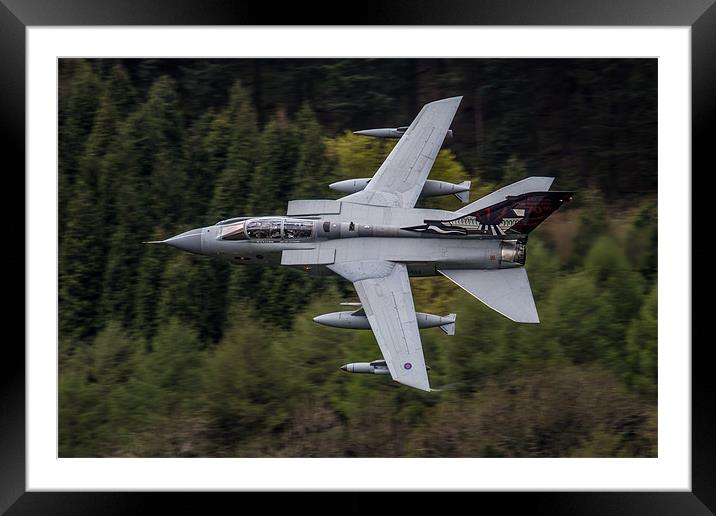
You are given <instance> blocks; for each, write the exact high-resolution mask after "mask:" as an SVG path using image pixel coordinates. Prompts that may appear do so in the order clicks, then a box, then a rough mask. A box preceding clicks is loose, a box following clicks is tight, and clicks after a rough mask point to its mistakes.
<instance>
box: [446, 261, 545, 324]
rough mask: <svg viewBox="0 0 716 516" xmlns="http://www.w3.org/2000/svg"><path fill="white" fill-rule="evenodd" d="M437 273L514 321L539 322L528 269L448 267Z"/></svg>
mask: <svg viewBox="0 0 716 516" xmlns="http://www.w3.org/2000/svg"><path fill="white" fill-rule="evenodd" d="M438 272H439V273H440V274H442V275H443V276H446V277H447V278H449V279H450V280H451V281H453V282H454V283H456V284H457V285H458V286H460V287H462V288H463V289H465V290H467V291H468V292H469V293H470V294H472V295H473V296H475V297H476V298H477V299H479V300H480V301H482V302H483V303H485V304H486V305H487V306H489V307H490V308H492V309H493V310H495V311H496V312H499V313H501V314H502V315H504V316H505V317H507V318H509V319H512V320H513V321H516V322H521V323H538V322H539V316H538V315H537V307H536V306H535V301H534V298H533V297H532V289H530V282H529V280H528V279H527V271H525V269H524V268H523V267H518V268H515V269H491V270H471V269H460V270H454V269H448V270H439V271H438Z"/></svg>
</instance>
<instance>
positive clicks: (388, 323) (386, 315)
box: [328, 261, 430, 391]
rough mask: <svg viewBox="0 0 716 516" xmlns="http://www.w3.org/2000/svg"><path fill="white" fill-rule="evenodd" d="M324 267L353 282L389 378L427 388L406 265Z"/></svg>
mask: <svg viewBox="0 0 716 516" xmlns="http://www.w3.org/2000/svg"><path fill="white" fill-rule="evenodd" d="M328 268H329V269H331V270H332V271H333V272H335V273H337V274H339V275H341V276H343V277H344V278H346V279H348V280H349V281H352V282H353V285H354V286H355V289H356V292H357V293H358V297H359V298H360V301H361V304H362V305H363V310H365V315H366V316H367V317H368V322H369V323H370V328H371V330H373V334H374V335H375V339H376V340H377V341H378V346H379V347H380V351H381V353H383V358H384V359H385V361H386V363H387V365H388V369H389V371H390V375H391V376H392V377H393V380H395V381H397V382H400V383H402V384H404V385H408V386H410V387H415V388H416V389H422V390H424V391H430V383H429V381H428V373H427V370H426V367H425V358H424V357H423V346H422V343H421V342H420V333H419V332H418V322H417V320H416V316H415V306H414V304H413V295H412V292H411V290H410V280H409V279H408V270H407V267H406V265H405V264H404V263H394V262H387V261H375V262H344V263H336V264H333V265H329V266H328Z"/></svg>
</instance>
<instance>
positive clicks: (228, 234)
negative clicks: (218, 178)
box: [219, 218, 314, 240]
mask: <svg viewBox="0 0 716 516" xmlns="http://www.w3.org/2000/svg"><path fill="white" fill-rule="evenodd" d="M313 226H314V222H313V221H311V220H301V219H279V218H276V219H274V218H265V219H264V218H261V219H249V220H242V221H239V222H236V223H234V224H225V225H222V226H221V231H220V234H219V238H220V239H221V240H304V239H306V238H310V237H311V235H313Z"/></svg>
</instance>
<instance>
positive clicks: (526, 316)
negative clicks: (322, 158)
mask: <svg viewBox="0 0 716 516" xmlns="http://www.w3.org/2000/svg"><path fill="white" fill-rule="evenodd" d="M461 100H462V97H452V98H447V99H443V100H437V101H435V102H431V103H429V104H426V105H425V106H423V108H422V109H421V110H420V112H419V113H418V114H417V116H416V117H415V119H414V120H413V122H412V123H411V124H410V125H409V126H407V127H401V128H398V129H400V131H398V130H397V129H396V130H395V131H394V132H392V133H391V132H390V131H385V130H376V131H373V132H372V133H371V130H367V131H364V132H363V134H365V135H366V136H373V137H398V138H399V140H398V142H397V144H396V145H395V147H394V148H393V150H392V151H391V152H390V154H389V155H388V157H387V158H386V159H385V161H384V162H383V164H382V165H381V166H380V167H379V168H378V170H377V171H376V172H375V174H374V175H373V177H372V178H359V179H356V180H348V182H347V183H345V184H343V185H342V186H341V185H339V187H338V188H336V187H335V184H334V188H335V189H336V190H338V191H341V188H342V189H343V191H344V192H345V191H346V189H347V190H348V192H349V193H348V195H345V196H344V197H341V198H339V199H336V200H333V199H309V200H293V201H289V203H288V207H287V210H286V215H285V216H283V215H281V216H261V217H251V216H243V217H236V218H231V219H227V220H222V221H220V222H217V223H216V224H215V225H213V226H207V227H199V228H196V229H192V230H189V231H187V232H185V233H182V234H180V235H177V236H174V237H172V238H169V239H167V240H163V241H160V242H155V243H162V244H167V245H170V246H173V247H175V248H177V249H181V250H183V251H188V252H191V253H195V254H200V255H206V256H211V257H215V258H218V259H222V260H227V261H229V262H231V263H234V264H239V265H258V266H283V267H293V268H297V269H299V270H302V271H305V272H307V273H310V274H317V275H329V274H337V275H339V276H341V277H342V278H344V279H346V280H348V281H350V282H351V283H353V286H354V287H355V291H356V293H357V296H358V299H359V302H356V303H352V304H351V309H350V310H346V311H340V312H333V313H330V314H323V315H319V316H317V317H316V318H315V319H314V320H315V321H316V322H317V323H320V324H324V325H328V326H334V327H338V328H349V329H364V330H365V329H370V330H372V332H373V334H374V336H375V339H376V341H377V343H378V347H379V348H380V352H381V354H382V358H378V359H375V360H372V361H370V362H354V363H350V364H345V365H343V366H342V367H340V368H341V369H342V370H344V371H346V372H351V373H364V374H376V375H390V377H391V378H392V379H393V380H394V381H395V382H398V383H400V384H402V385H405V386H409V387H414V388H416V389H421V390H424V391H430V390H431V387H430V381H429V376H428V374H429V373H428V371H429V367H427V365H426V361H425V357H424V354H423V348H422V344H421V340H420V333H419V329H420V328H429V327H439V328H441V329H442V330H443V331H444V332H445V333H446V334H448V335H452V334H454V333H455V317H456V316H455V314H448V315H445V316H440V315H433V314H425V313H420V312H416V311H415V306H414V304H413V297H412V293H411V289H410V278H411V277H416V276H445V277H446V278H448V279H449V280H450V281H452V282H453V283H455V284H456V285H457V286H459V287H460V288H462V289H464V290H466V291H467V292H469V293H470V294H471V295H472V296H474V297H475V298H477V299H478V300H480V301H481V302H483V303H484V304H486V305H487V306H489V307H490V308H492V309H493V310H496V311H497V312H499V313H500V314H502V315H503V316H505V317H507V318H509V319H511V320H513V321H515V322H518V323H538V322H539V316H538V314H537V308H536V306H535V302H534V299H533V297H532V291H531V289H530V284H529V280H528V278H527V272H526V271H525V268H524V265H525V261H526V257H527V240H528V237H529V234H530V233H531V232H532V231H533V230H534V229H535V228H536V227H537V226H538V225H539V224H541V223H542V222H543V221H544V220H545V219H546V218H547V217H549V215H550V214H552V213H553V212H554V211H555V210H557V209H558V208H559V207H560V206H561V205H562V204H563V203H565V202H567V201H569V200H570V199H571V198H572V195H573V192H566V191H554V190H550V188H551V186H552V183H553V181H554V178H553V177H528V178H525V179H523V180H521V181H518V182H516V183H513V184H511V185H509V186H505V187H503V188H500V189H499V190H496V191H494V192H492V193H490V194H489V195H486V196H485V197H482V198H480V199H478V200H475V201H473V202H471V203H469V204H466V205H465V206H463V207H461V208H460V209H458V210H456V211H448V210H438V209H423V208H416V207H415V204H416V202H417V201H418V199H419V198H420V197H421V195H423V196H425V194H424V191H425V188H426V184H430V183H427V182H428V181H429V180H428V179H427V177H428V174H429V173H430V169H431V168H432V166H433V163H434V162H435V159H436V157H437V155H438V151H439V150H440V148H441V146H442V144H443V142H444V140H445V138H446V135H448V133H449V132H450V124H451V123H452V120H453V118H454V117H455V114H456V112H457V109H458V106H459V105H460V102H461ZM351 181H352V182H351ZM453 186H454V188H451V187H450V186H449V184H445V185H442V187H440V186H439V185H438V186H435V183H433V186H431V187H429V188H428V194H435V195H439V194H440V189H441V188H442V190H443V194H444V195H455V194H457V193H460V194H463V193H464V191H463V190H460V189H461V188H463V187H464V185H462V186H461V185H453ZM468 189H469V183H468ZM457 190H460V191H457ZM461 200H464V201H465V202H467V201H469V199H468V198H467V197H464V196H463V198H461Z"/></svg>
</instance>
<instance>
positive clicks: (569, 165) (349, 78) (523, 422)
mask: <svg viewBox="0 0 716 516" xmlns="http://www.w3.org/2000/svg"><path fill="white" fill-rule="evenodd" d="M59 71H60V97H59V115H60V118H59V120H60V123H59V224H58V231H59V335H60V338H59V455H60V456H61V457H97V456H101V457H106V456H122V457H139V456H141V457H174V456H187V457H194V456H221V457H223V456H242V457H267V456H274V457H293V456H302V457H453V456H455V457H480V456H487V457H577V456H580V457H587V456H589V457H591V456H612V457H613V456H628V457H633V456H650V457H653V456H656V455H657V428H656V421H657V417H656V408H657V405H656V401H657V400H656V392H657V254H656V253H657V249H656V243H657V241H656V238H657V216H656V215H657V211H656V201H655V199H656V89H655V88H656V64H655V60H626V59H619V60H532V61H529V60H507V61H500V60H414V61H410V60H275V61H271V60H234V61H229V60H215V61H212V60H196V61H192V60H74V59H72V60H60V64H59ZM454 94H464V95H465V99H464V100H463V105H462V106H461V108H460V110H459V111H458V114H457V117H456V119H455V124H454V125H453V129H454V130H455V138H454V140H453V141H450V140H448V141H447V142H446V145H445V148H444V149H443V150H442V151H441V152H440V155H439V157H438V160H437V162H436V163H435V166H434V168H433V171H432V173H431V175H430V177H431V178H433V179H444V180H448V181H454V182H459V181H463V180H465V179H471V180H472V182H473V190H472V193H471V200H474V199H477V198H478V197H480V196H481V195H484V194H486V193H489V192H490V191H492V190H494V189H495V188H497V187H499V186H502V185H505V184H508V183H510V182H513V181H516V180H519V179H522V178H523V177H526V176H529V175H553V176H555V177H557V180H556V182H555V185H554V187H553V188H555V189H565V190H566V189H571V190H575V191H576V192H577V194H576V195H575V197H574V201H573V202H572V203H571V204H570V205H568V206H565V207H563V208H562V209H561V210H560V212H558V213H557V214H555V215H554V216H553V217H552V218H550V219H549V220H547V221H546V222H545V223H544V224H543V225H542V226H540V227H539V228H538V229H537V230H536V231H535V232H534V233H533V234H532V235H531V236H530V239H529V245H528V253H527V256H528V258H527V265H526V268H527V271H528V274H529V277H530V282H531V285H532V288H533V291H534V295H535V299H536V303H537V307H538V311H539V314H540V319H541V321H542V322H541V324H539V325H520V324H517V323H514V322H512V321H510V320H508V319H506V318H504V317H503V316H501V315H500V314H498V313H496V312H494V311H492V310H490V309H489V308H487V307H485V306H484V305H482V304H481V303H480V302H479V301H477V300H476V299H474V298H472V297H471V296H470V295H469V294H467V293H466V292H464V291H462V290H461V289H459V288H458V287H457V286H456V285H454V284H453V283H452V282H450V281H448V280H447V279H445V278H439V277H437V278H416V279H413V280H412V281H411V284H412V288H413V294H414V299H415V306H416V309H417V310H419V311H422V312H428V313H434V314H439V315H445V314H447V313H449V312H456V313H457V314H458V317H457V325H456V328H457V331H456V335H455V336H454V337H447V336H445V335H444V334H443V333H442V332H441V331H440V330H439V329H437V328H436V329H430V330H424V331H422V332H421V336H422V340H423V345H424V349H425V356H426V360H427V362H428V364H429V365H430V367H431V371H430V381H431V385H432V386H433V387H436V388H438V389H441V390H440V391H439V392H433V393H424V392H421V391H417V390H414V389H408V388H404V387H398V386H397V385H395V384H394V383H393V382H391V381H390V380H389V379H387V378H385V377H377V376H372V375H348V374H345V373H342V372H341V371H339V369H338V367H339V366H340V365H341V364H344V363H347V362H354V361H369V360H373V359H377V358H380V351H379V349H378V346H377V344H376V342H375V339H374V338H373V336H372V333H371V332H369V331H350V330H339V329H332V328H327V327H323V326H319V325H317V324H315V323H314V322H313V321H312V317H314V316H316V315H318V314H322V313H326V312H329V311H336V310H339V309H340V307H338V306H337V305H338V303H339V302H341V301H354V300H357V297H356V295H355V292H354V291H353V288H352V286H351V285H350V284H349V283H347V282H345V281H343V280H341V279H340V278H338V277H337V276H333V277H326V278H316V277H312V276H309V275H307V274H304V273H302V272H299V271H295V270H286V269H284V268H266V269H263V268H258V267H257V268H253V267H240V266H229V265H228V264H224V263H220V262H218V261H213V260H211V259H210V258H207V257H200V256H194V255H189V254H187V253H182V252H179V251H177V250H175V249H171V248H167V247H164V246H145V245H142V244H141V242H142V241H145V240H154V239H164V238H166V237H168V236H171V235H174V234H177V233H179V232H182V231H185V230H187V229H191V228H194V227H198V226H201V225H207V224H213V223H215V222H216V221H218V220H220V219H224V218H228V217H233V216H239V215H268V214H285V209H286V203H287V201H288V200H290V199H300V198H303V199H305V198H337V197H338V195H337V194H335V193H334V192H331V191H330V190H329V189H328V188H327V185H328V184H329V183H331V182H333V181H336V180H339V179H348V178H353V177H370V176H371V175H372V174H373V173H374V172H375V170H376V169H377V167H378V166H379V165H380V163H381V162H382V161H383V159H384V158H385V156H386V155H387V154H388V152H389V151H390V149H391V148H392V145H394V142H390V141H384V140H377V139H371V138H364V137H359V136H355V135H353V134H351V132H350V130H357V129H365V128H368V127H385V126H397V125H404V124H406V123H409V122H410V120H411V119H412V117H413V116H414V115H415V114H416V113H417V111H418V110H419V108H420V105H421V104H422V103H423V102H427V101H430V100H434V99H436V98H441V97H444V96H450V95H454ZM420 206H432V207H440V208H444V209H457V208H458V207H459V206H460V204H459V202H458V201H457V200H456V199H454V198H453V197H444V198H433V199H429V200H425V201H421V202H420Z"/></svg>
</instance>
